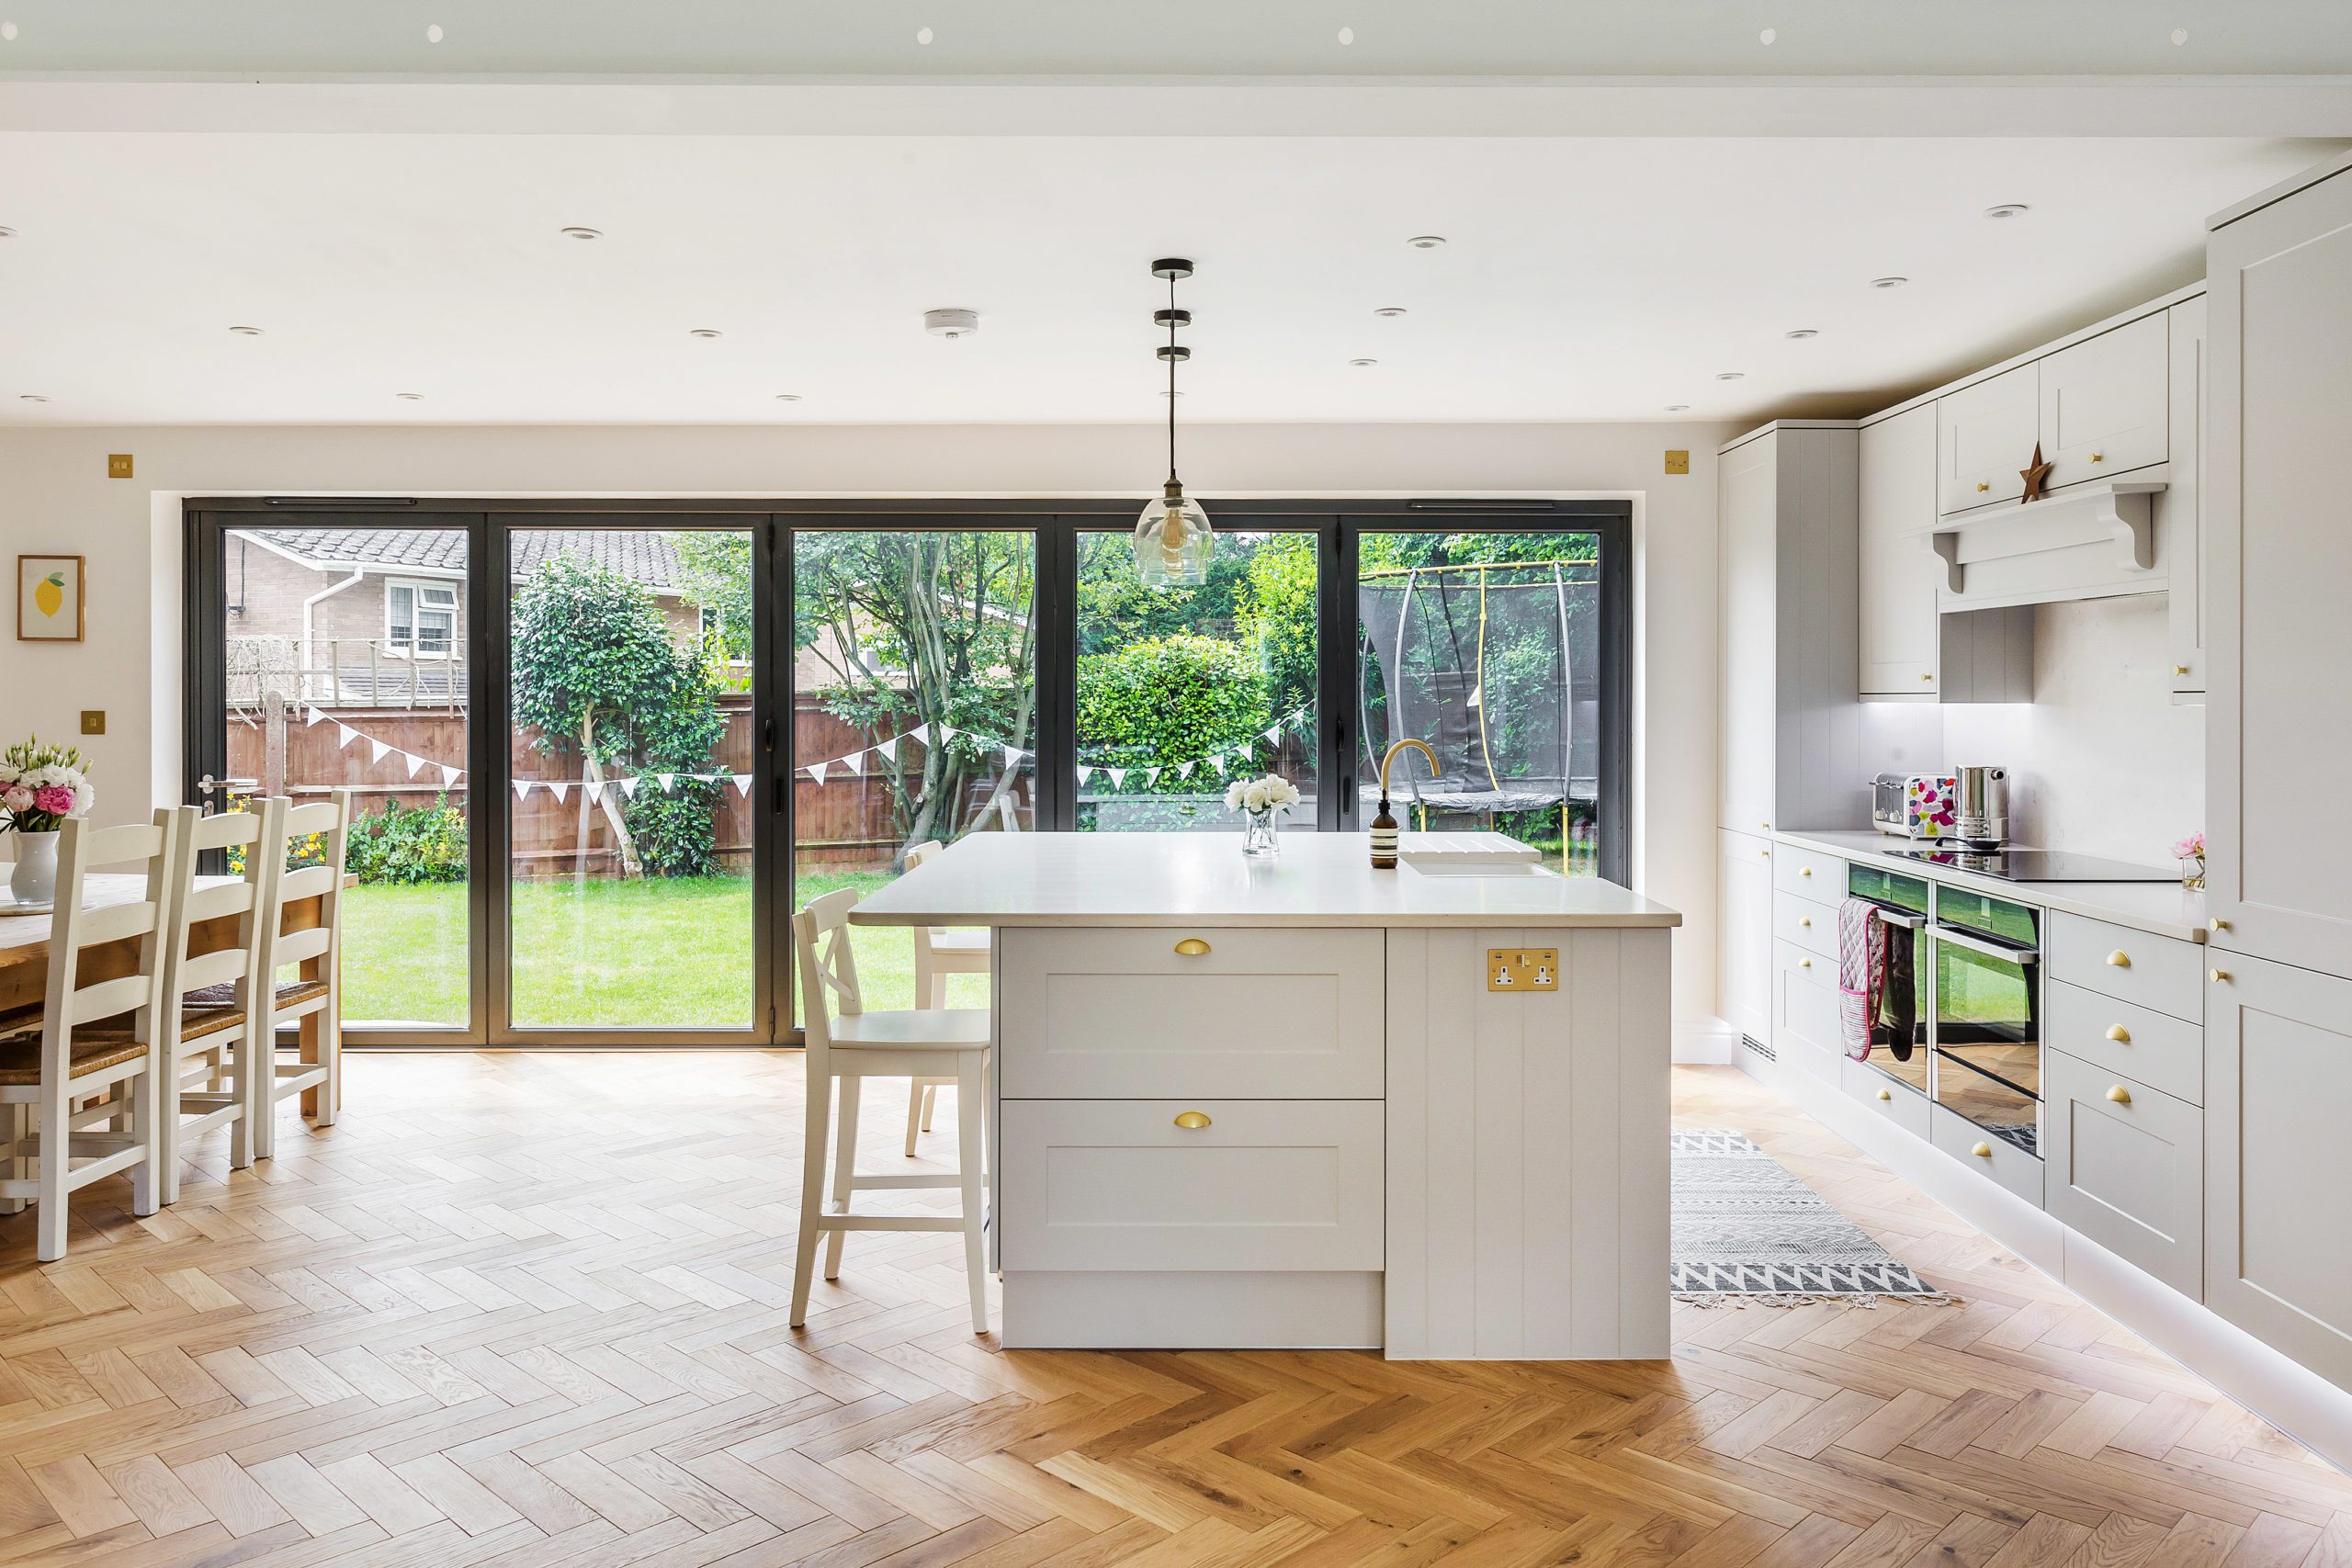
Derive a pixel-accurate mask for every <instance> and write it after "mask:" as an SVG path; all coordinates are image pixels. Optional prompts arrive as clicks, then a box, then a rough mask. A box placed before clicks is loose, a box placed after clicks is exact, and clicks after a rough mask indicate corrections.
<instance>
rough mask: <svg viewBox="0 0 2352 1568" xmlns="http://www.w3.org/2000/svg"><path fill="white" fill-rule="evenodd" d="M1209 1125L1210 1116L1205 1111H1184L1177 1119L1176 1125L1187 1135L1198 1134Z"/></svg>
mask: <svg viewBox="0 0 2352 1568" xmlns="http://www.w3.org/2000/svg"><path fill="white" fill-rule="evenodd" d="M1208 1124H1209V1116H1208V1112H1207V1111H1182V1112H1179V1113H1178V1115H1177V1117H1176V1125H1178V1126H1179V1127H1182V1128H1183V1129H1184V1131H1186V1132H1187V1133H1197V1132H1199V1131H1200V1130H1201V1129H1202V1128H1204V1127H1205V1126H1207V1125H1208Z"/></svg>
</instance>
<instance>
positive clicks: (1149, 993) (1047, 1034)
mask: <svg viewBox="0 0 2352 1568" xmlns="http://www.w3.org/2000/svg"><path fill="white" fill-rule="evenodd" d="M1001 943H1002V946H1001V953H1000V955H999V957H998V960H997V964H998V973H997V1030H998V1039H997V1058H998V1064H999V1066H998V1072H999V1074H1000V1075H1001V1082H1002V1084H1003V1086H1004V1088H1003V1093H1004V1096H1005V1098H1006V1099H1008V1100H1127V1099H1139V1098H1146V1097H1152V1096H1159V1095H1211V1096H1222V1097H1225V1098H1227V1099H1233V1100H1356V1099H1363V1100H1376V1099H1378V1098H1379V1096H1380V1094H1381V1085H1382V1081H1383V1065H1384V1059H1385V1041H1386V1022H1385V1006H1386V981H1385V974H1386V971H1385V961H1384V952H1385V939H1384V935H1383V933H1382V932H1380V931H1313V930H1281V929H1262V928H1261V929H1234V928H1230V927H1226V928H1217V927H1206V928H1203V929H1201V930H1198V931H1193V930H1186V929H1180V928H1150V929H1136V930H1101V929H1082V930H1076V931H1057V930H1048V929H1044V928H1032V927H1016V928H1013V929H1011V930H1008V931H1003V932H1001Z"/></svg>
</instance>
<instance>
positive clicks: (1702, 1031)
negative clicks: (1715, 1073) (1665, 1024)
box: [1674, 1016, 1739, 1067]
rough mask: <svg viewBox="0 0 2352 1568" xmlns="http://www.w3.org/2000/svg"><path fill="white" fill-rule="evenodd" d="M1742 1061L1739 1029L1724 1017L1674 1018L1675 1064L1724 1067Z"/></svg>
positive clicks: (1680, 1065)
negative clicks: (1740, 1059) (1723, 1018)
mask: <svg viewBox="0 0 2352 1568" xmlns="http://www.w3.org/2000/svg"><path fill="white" fill-rule="evenodd" d="M1738 1060H1739V1031H1738V1030H1736V1029H1734V1028H1733V1027H1732V1026H1731V1025H1730V1024H1729V1023H1727V1022H1725V1021H1724V1020H1722V1019H1720V1018H1715V1017H1713V1016H1707V1017H1702V1018H1678V1019H1676V1020H1675V1021H1674V1064H1675V1066H1679V1067H1723V1066H1731V1065H1732V1064H1734V1063H1736V1062H1737V1061H1738Z"/></svg>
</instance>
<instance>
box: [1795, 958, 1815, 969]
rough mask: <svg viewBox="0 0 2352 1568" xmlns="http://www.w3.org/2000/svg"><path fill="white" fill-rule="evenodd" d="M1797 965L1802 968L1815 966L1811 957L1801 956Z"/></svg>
mask: <svg viewBox="0 0 2352 1568" xmlns="http://www.w3.org/2000/svg"><path fill="white" fill-rule="evenodd" d="M1797 967H1798V968H1800V969H1810V968H1812V967H1813V960H1812V959H1810V958H1800V959H1798V960H1797Z"/></svg>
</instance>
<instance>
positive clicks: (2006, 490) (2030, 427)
mask: <svg viewBox="0 0 2352 1568" xmlns="http://www.w3.org/2000/svg"><path fill="white" fill-rule="evenodd" d="M2035 372H2036V367H2035V366H2034V365H2020V366H2018V367H2017V368H2016V369H2014V370H2004V371H2002V372H2001V373H2000V374H1999V375H1998V376H1995V377H1991V378H1987V379H1985V380H1983V381H1979V382H1977V383H1976V384H1975V385H1974V386H1973V387H1963V388H1962V389H1960V390H1959V391H1957V392H1952V393H1950V394H1948V395H1947V396H1945V397H1942V398H1939V399H1938V400H1936V461H1937V472H1938V474H1939V478H1938V479H1937V486H1936V510H1937V511H1939V512H1964V511H1966V510H1967V509H1968V508H1970V507H1972V506H1990V505H1991V504H1993V503H1994V502H1999V501H2015V500H2016V499H2017V498H2018V496H2020V495H2022V494H2024V493H2025V477H2024V472H2023V470H2024V468H2025V467H2026V465H2028V464H2029V463H2030V462H2032V461H2033V444H2034V443H2035V442H2036V441H2039V440H2040V439H2041V380H2040V378H2039V377H2038V376H2037V375H2036V373H2035ZM2043 456H2044V457H2047V456H2048V454H2047V453H2044V454H2043Z"/></svg>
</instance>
